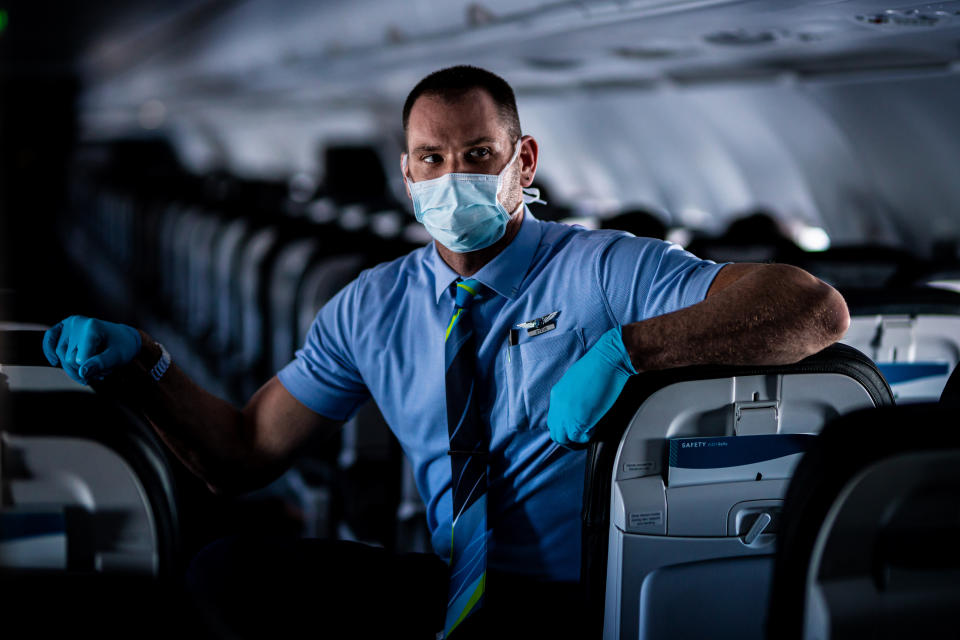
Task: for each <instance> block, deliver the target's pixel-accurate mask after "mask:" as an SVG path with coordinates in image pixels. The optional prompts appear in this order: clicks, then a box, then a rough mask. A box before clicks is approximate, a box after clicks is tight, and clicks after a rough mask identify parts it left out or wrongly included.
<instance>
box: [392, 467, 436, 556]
mask: <svg viewBox="0 0 960 640" xmlns="http://www.w3.org/2000/svg"><path fill="white" fill-rule="evenodd" d="M402 458H403V459H402V462H401V464H402V471H401V483H400V504H399V506H398V507H397V518H396V520H397V533H396V539H397V543H396V546H397V551H399V552H413V553H430V552H431V550H432V547H431V539H430V529H429V527H428V526H427V506H426V505H425V504H424V503H423V498H422V497H421V496H420V491H419V490H418V489H417V482H416V478H415V476H414V473H413V465H412V464H410V460H409V458H407V456H403V457H402Z"/></svg>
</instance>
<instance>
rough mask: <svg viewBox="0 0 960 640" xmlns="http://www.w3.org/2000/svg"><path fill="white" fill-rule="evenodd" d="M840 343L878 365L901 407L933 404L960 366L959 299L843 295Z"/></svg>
mask: <svg viewBox="0 0 960 640" xmlns="http://www.w3.org/2000/svg"><path fill="white" fill-rule="evenodd" d="M843 294H844V297H845V299H846V300H847V305H848V306H849V308H850V316H851V320H850V328H849V329H848V330H847V333H846V335H845V336H844V337H843V339H842V342H843V343H845V344H849V345H850V346H852V347H855V348H856V349H859V350H861V351H863V352H864V353H865V354H867V355H868V356H870V358H872V359H873V361H874V362H875V363H876V364H877V367H878V368H879V369H880V372H881V373H882V374H883V376H884V377H885V378H886V380H887V382H888V383H889V384H890V387H891V388H892V389H893V395H894V398H895V399H896V401H897V402H898V403H899V402H905V401H909V402H924V401H936V400H937V399H938V398H939V397H940V394H941V392H942V391H943V387H944V385H945V384H946V381H947V378H948V377H949V376H950V373H951V371H953V370H954V369H955V368H956V366H957V363H958V361H960V293H957V292H955V291H946V290H942V289H935V288H916V289H886V290H870V291H865V290H859V289H856V290H845V291H844V292H843Z"/></svg>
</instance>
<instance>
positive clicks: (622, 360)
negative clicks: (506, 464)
mask: <svg viewBox="0 0 960 640" xmlns="http://www.w3.org/2000/svg"><path fill="white" fill-rule="evenodd" d="M636 373H637V372H636V370H634V368H633V363H632V362H631V361H630V355H629V354H628V353H627V348H626V347H625V346H624V345H623V336H622V335H621V332H620V327H619V326H617V327H614V328H613V329H610V331H607V332H606V333H604V334H603V335H602V336H600V339H599V340H598V341H597V343H596V344H595V345H593V346H592V347H591V348H590V350H589V351H587V352H586V353H585V354H583V357H582V358H580V359H579V360H577V361H576V362H574V363H573V366H571V367H570V368H569V369H567V372H566V373H564V374H563V377H562V378H560V380H559V381H558V382H557V384H555V385H553V389H551V390H550V408H549V409H548V411H547V426H548V427H549V428H550V437H551V438H553V439H554V440H555V441H556V442H557V443H559V444H562V445H570V444H574V443H579V444H584V443H586V442H588V441H589V440H590V435H591V434H592V432H593V428H594V427H595V426H596V424H597V422H599V421H600V418H602V417H603V416H604V414H605V413H606V412H607V411H609V410H610V407H612V406H613V403H614V402H616V400H617V397H619V395H620V392H621V391H622V390H623V385H625V384H626V383H627V378H629V377H630V376H632V375H634V374H636Z"/></svg>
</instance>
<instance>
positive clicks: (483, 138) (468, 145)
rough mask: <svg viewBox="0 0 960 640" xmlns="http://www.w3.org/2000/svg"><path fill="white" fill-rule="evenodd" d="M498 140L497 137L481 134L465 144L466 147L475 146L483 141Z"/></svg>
mask: <svg viewBox="0 0 960 640" xmlns="http://www.w3.org/2000/svg"><path fill="white" fill-rule="evenodd" d="M496 141H497V140H496V139H495V138H491V137H490V136H480V137H479V138H475V139H473V140H468V141H467V142H466V143H465V144H464V145H463V146H465V147H473V146H476V145H478V144H481V143H483V142H496Z"/></svg>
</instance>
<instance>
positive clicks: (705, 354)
mask: <svg viewBox="0 0 960 640" xmlns="http://www.w3.org/2000/svg"><path fill="white" fill-rule="evenodd" d="M848 324H849V314H848V312H847V307H846V303H845V302H844V301H843V298H842V297H841V296H840V294H839V293H837V291H836V290H834V289H833V288H832V287H830V286H828V285H826V284H825V283H823V282H821V281H820V280H818V279H816V278H814V277H813V276H811V275H810V274H808V273H806V272H804V271H802V270H800V269H797V268H795V267H789V266H787V265H764V266H763V267H762V268H759V269H756V270H755V271H752V272H751V273H748V274H747V275H745V276H743V277H742V278H740V279H739V280H737V281H736V282H734V283H732V284H731V285H729V286H728V287H726V288H724V289H723V290H722V291H719V292H718V293H716V294H715V295H711V296H709V297H708V298H707V299H706V300H704V301H703V302H701V303H699V304H696V305H693V306H691V307H688V308H686V309H681V310H679V311H676V312H674V313H670V314H667V315H663V316H659V317H656V318H651V319H649V320H644V321H642V322H637V323H634V324H630V325H626V326H624V327H623V341H624V345H625V346H626V348H627V352H628V353H629V354H630V358H631V360H632V362H633V366H634V368H635V369H636V370H637V371H651V370H658V369H667V368H672V367H681V366H687V365H694V364H719V363H723V364H785V363H791V362H796V361H798V360H801V359H803V358H805V357H806V356H808V355H811V354H813V353H816V352H817V351H820V350H821V349H823V348H824V347H826V346H827V345H830V344H832V343H834V342H836V341H837V340H839V339H840V338H841V337H842V336H843V334H844V333H845V332H846V330H847V326H848Z"/></svg>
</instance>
